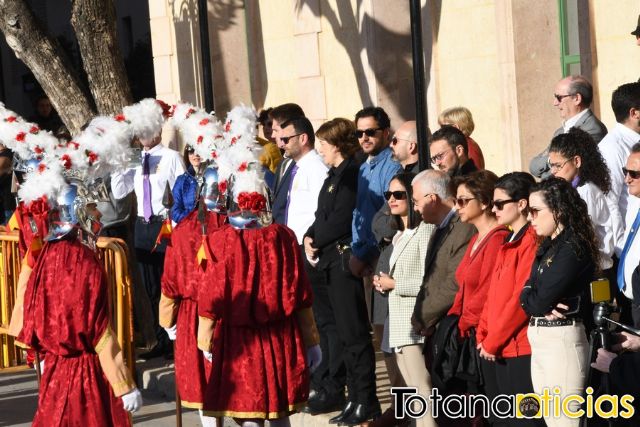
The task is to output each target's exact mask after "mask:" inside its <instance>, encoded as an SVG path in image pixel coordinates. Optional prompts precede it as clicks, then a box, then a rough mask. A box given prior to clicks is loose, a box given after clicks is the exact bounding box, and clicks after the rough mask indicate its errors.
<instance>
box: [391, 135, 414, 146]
mask: <svg viewBox="0 0 640 427" xmlns="http://www.w3.org/2000/svg"><path fill="white" fill-rule="evenodd" d="M398 141H407V142H414V141H412V140H410V139H404V138H398V137H397V136H394V137H393V138H391V145H396V144H397V143H398Z"/></svg>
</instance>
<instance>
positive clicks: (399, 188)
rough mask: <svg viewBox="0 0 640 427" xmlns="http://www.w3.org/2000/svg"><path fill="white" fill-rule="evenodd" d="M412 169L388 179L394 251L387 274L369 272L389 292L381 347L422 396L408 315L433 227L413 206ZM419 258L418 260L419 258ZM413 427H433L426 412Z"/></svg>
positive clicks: (421, 369)
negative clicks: (395, 225)
mask: <svg viewBox="0 0 640 427" xmlns="http://www.w3.org/2000/svg"><path fill="white" fill-rule="evenodd" d="M414 177H415V175H414V174H412V173H401V174H398V175H396V176H395V177H393V179H392V180H391V182H390V183H389V191H385V193H384V197H385V199H386V200H387V203H388V205H389V209H390V211H391V215H392V216H393V218H394V220H395V221H396V223H397V228H398V230H399V231H398V232H397V233H396V235H395V236H394V237H393V240H392V245H393V251H392V252H391V258H390V259H389V274H386V273H383V272H379V274H376V275H374V276H373V285H374V287H375V289H376V290H377V291H378V292H380V293H388V297H389V314H388V317H387V320H386V322H385V327H384V332H383V339H382V344H381V347H382V350H383V351H385V352H386V353H393V354H394V356H395V358H396V362H397V365H398V367H399V368H400V373H401V375H402V377H403V379H404V382H405V384H406V385H407V386H409V387H417V388H418V393H419V394H421V395H422V396H429V395H430V394H431V378H430V376H429V373H428V371H427V368H426V367H425V364H424V356H423V355H422V347H423V343H424V337H423V336H421V335H419V334H417V333H416V332H415V331H414V330H413V328H412V326H411V315H412V313H413V309H414V307H415V303H416V297H417V296H418V292H420V288H421V286H422V280H423V277H424V262H423V260H424V259H425V258H426V256H427V247H428V246H429V240H430V238H431V234H432V232H433V230H434V227H433V225H431V224H427V223H425V222H422V218H421V217H420V214H419V213H418V212H416V211H415V209H414V206H413V201H412V197H413V192H412V186H411V181H412V180H413V178H414ZM419 260H422V261H419ZM416 425H417V426H419V427H422V426H434V427H435V426H436V422H435V420H434V419H433V417H431V411H429V412H428V414H427V415H425V416H424V417H422V418H420V419H417V420H416Z"/></svg>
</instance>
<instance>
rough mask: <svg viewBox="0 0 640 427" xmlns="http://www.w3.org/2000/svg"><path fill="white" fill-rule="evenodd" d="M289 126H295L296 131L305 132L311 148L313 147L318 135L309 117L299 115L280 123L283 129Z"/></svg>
mask: <svg viewBox="0 0 640 427" xmlns="http://www.w3.org/2000/svg"><path fill="white" fill-rule="evenodd" d="M276 120H277V119H276ZM287 126H293V130H294V131H295V132H296V133H304V134H305V135H307V138H309V143H310V145H311V148H313V144H314V143H315V140H316V135H315V133H314V131H313V125H312V124H311V122H310V121H309V119H307V118H306V117H297V118H295V119H291V120H287V121H286V122H284V123H282V124H281V125H280V127H281V128H282V129H284V128H286V127H287Z"/></svg>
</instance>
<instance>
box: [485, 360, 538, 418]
mask: <svg viewBox="0 0 640 427" xmlns="http://www.w3.org/2000/svg"><path fill="white" fill-rule="evenodd" d="M480 368H481V369H482V376H483V379H484V389H485V393H486V394H487V396H488V397H489V399H490V400H492V399H494V398H495V397H496V396H498V395H499V394H507V395H516V394H518V393H521V394H527V393H533V383H532V382H531V356H530V355H528V356H520V357H509V358H506V359H498V360H497V361H496V362H489V361H488V360H485V359H481V361H480ZM500 409H502V410H505V408H500ZM489 423H490V424H491V425H492V426H532V427H533V426H540V427H543V426H544V425H545V422H544V420H543V419H517V418H514V419H497V418H494V417H491V418H490V419H489Z"/></svg>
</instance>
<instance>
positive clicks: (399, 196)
mask: <svg viewBox="0 0 640 427" xmlns="http://www.w3.org/2000/svg"><path fill="white" fill-rule="evenodd" d="M383 194H384V198H385V200H390V199H391V196H393V198H394V199H396V200H405V199H406V198H407V192H406V191H385V192H384V193H383Z"/></svg>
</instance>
